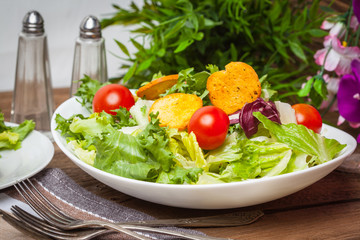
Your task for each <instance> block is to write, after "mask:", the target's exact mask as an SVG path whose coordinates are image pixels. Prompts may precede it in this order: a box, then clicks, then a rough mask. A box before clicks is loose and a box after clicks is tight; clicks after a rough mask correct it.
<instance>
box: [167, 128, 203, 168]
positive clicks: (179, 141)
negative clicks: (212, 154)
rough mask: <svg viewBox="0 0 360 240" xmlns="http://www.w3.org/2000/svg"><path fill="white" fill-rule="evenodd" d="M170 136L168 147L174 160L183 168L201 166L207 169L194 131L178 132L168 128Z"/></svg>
mask: <svg viewBox="0 0 360 240" xmlns="http://www.w3.org/2000/svg"><path fill="white" fill-rule="evenodd" d="M167 133H168V136H169V138H170V142H169V148H170V151H171V152H172V153H173V154H174V156H175V158H174V161H175V162H176V164H177V165H178V166H181V167H183V168H203V169H204V170H206V171H207V168H208V167H207V163H206V161H205V158H204V153H203V151H202V149H201V148H200V147H199V144H198V142H197V141H196V136H195V134H194V133H190V134H189V133H187V132H183V131H182V132H178V131H177V130H176V129H173V128H171V129H168V130H167Z"/></svg>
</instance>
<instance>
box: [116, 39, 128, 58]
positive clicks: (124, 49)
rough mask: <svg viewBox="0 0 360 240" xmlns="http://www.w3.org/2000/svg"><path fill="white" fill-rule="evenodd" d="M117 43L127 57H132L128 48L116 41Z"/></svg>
mask: <svg viewBox="0 0 360 240" xmlns="http://www.w3.org/2000/svg"><path fill="white" fill-rule="evenodd" d="M115 42H116V44H117V45H118V46H119V47H120V49H121V51H122V52H123V53H125V55H126V56H128V57H130V53H129V51H128V49H127V48H126V46H125V45H124V44H122V43H121V42H119V41H118V40H116V39H115Z"/></svg>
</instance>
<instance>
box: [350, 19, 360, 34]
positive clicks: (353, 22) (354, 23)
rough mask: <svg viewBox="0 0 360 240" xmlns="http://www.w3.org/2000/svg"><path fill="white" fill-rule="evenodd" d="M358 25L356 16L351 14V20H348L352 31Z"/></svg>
mask: <svg viewBox="0 0 360 240" xmlns="http://www.w3.org/2000/svg"><path fill="white" fill-rule="evenodd" d="M358 26H359V21H358V19H357V17H356V16H352V17H351V21H350V27H351V28H352V29H353V30H354V31H356V30H357V28H358Z"/></svg>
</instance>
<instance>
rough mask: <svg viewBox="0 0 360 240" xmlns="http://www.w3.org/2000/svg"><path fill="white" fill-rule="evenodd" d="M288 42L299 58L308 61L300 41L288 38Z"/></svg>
mask: <svg viewBox="0 0 360 240" xmlns="http://www.w3.org/2000/svg"><path fill="white" fill-rule="evenodd" d="M288 43H289V46H290V49H291V51H292V52H293V53H294V54H295V55H296V56H297V57H298V58H300V59H301V60H303V61H304V62H307V59H306V56H305V53H304V51H303V50H302V48H301V46H300V45H299V44H298V43H296V42H294V41H291V40H288Z"/></svg>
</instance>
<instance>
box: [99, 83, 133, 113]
mask: <svg viewBox="0 0 360 240" xmlns="http://www.w3.org/2000/svg"><path fill="white" fill-rule="evenodd" d="M134 104H135V100H134V97H133V95H132V94H131V92H130V90H129V89H127V88H126V87H124V86H122V85H119V84H109V85H105V86H103V87H101V88H100V89H99V90H98V91H97V92H96V93H95V96H94V100H93V110H94V112H102V111H105V112H107V113H109V114H112V115H115V114H116V113H115V112H113V111H111V110H115V109H118V108H119V107H123V108H126V109H127V110H129V109H130V108H131V107H132V106H133V105H134Z"/></svg>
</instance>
